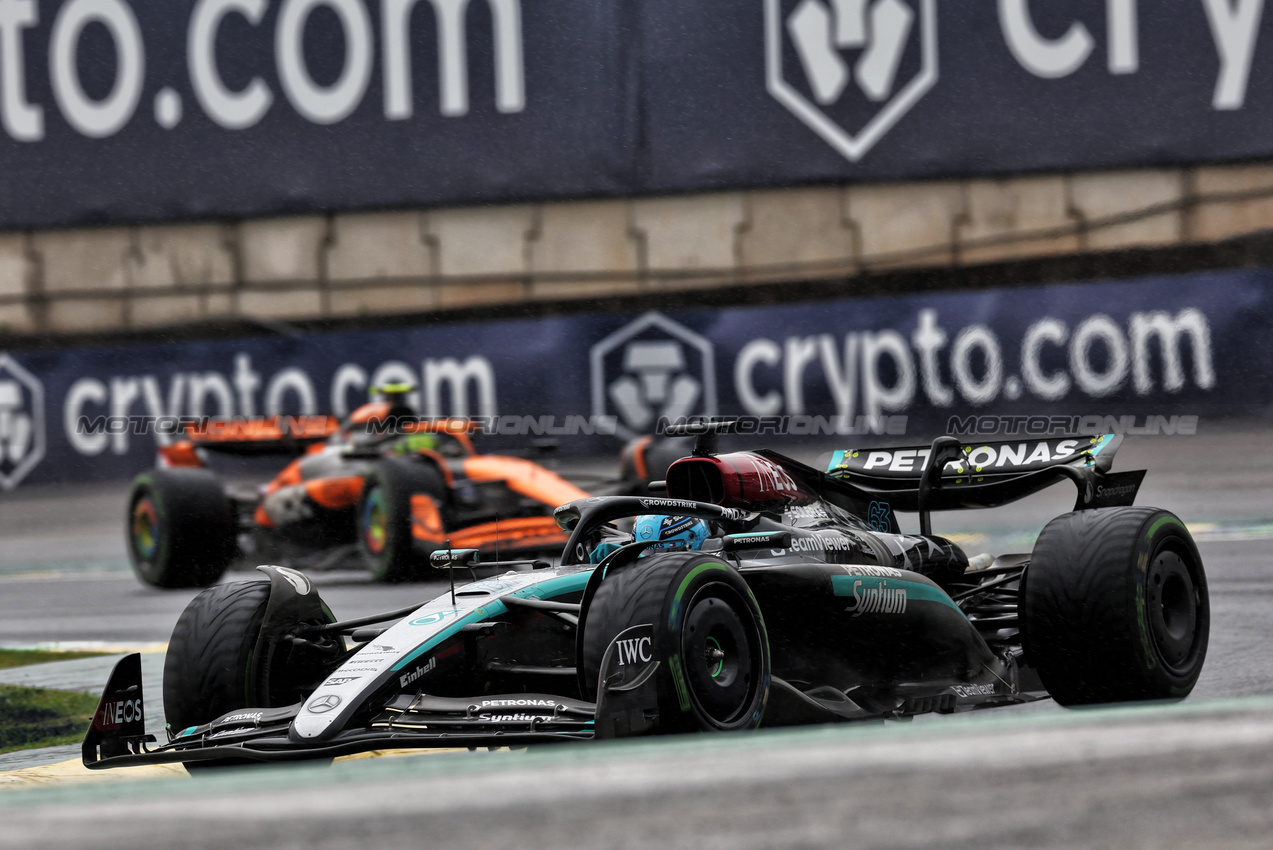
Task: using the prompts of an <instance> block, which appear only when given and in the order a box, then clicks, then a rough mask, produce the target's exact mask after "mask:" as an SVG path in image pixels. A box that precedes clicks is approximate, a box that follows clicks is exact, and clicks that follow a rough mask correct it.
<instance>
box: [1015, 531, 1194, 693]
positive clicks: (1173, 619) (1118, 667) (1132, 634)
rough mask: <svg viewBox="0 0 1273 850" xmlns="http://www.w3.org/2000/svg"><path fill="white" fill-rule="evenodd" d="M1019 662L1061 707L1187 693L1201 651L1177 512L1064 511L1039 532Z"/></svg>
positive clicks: (1187, 551) (1190, 565)
mask: <svg viewBox="0 0 1273 850" xmlns="http://www.w3.org/2000/svg"><path fill="white" fill-rule="evenodd" d="M1020 611H1021V631H1022V641H1023V644H1024V648H1025V658H1024V661H1025V662H1026V663H1027V664H1030V665H1031V666H1033V667H1034V668H1035V669H1036V670H1037V671H1038V673H1039V677H1040V678H1041V679H1042V681H1043V685H1044V687H1046V688H1047V690H1048V692H1049V693H1050V694H1051V695H1052V697H1053V699H1055V700H1056V701H1057V702H1058V703H1060V704H1062V705H1067V706H1078V705H1089V704H1094V703H1112V702H1131V701H1136V700H1175V699H1183V698H1184V697H1185V696H1188V694H1189V692H1190V691H1191V690H1192V689H1193V686H1194V683H1195V682H1197V680H1198V675H1199V673H1201V672H1202V664H1203V660H1204V659H1205V658H1206V654H1207V637H1208V631H1209V625H1210V606H1209V602H1208V596H1207V579H1206V575H1205V573H1204V572H1203V567H1202V560H1201V558H1199V557H1198V549H1197V547H1196V546H1195V545H1194V542H1193V538H1192V537H1191V536H1190V535H1189V532H1188V530H1187V529H1186V528H1185V526H1184V523H1182V522H1181V521H1180V520H1179V519H1178V518H1177V517H1176V516H1175V515H1173V514H1171V513H1169V512H1168V511H1164V510H1160V509H1158V508H1150V507H1118V508H1100V509H1097V510H1087V511H1077V512H1074V513H1069V514H1064V515H1062V516H1059V517H1057V518H1056V519H1054V520H1052V521H1051V522H1050V523H1048V525H1047V526H1046V527H1045V528H1044V529H1043V532H1042V534H1040V535H1039V539H1038V542H1037V543H1035V546H1034V552H1033V554H1032V556H1031V560H1030V565H1029V567H1028V568H1027V569H1026V572H1025V577H1024V580H1023V582H1022V584H1021V588H1020Z"/></svg>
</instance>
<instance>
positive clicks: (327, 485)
mask: <svg viewBox="0 0 1273 850" xmlns="http://www.w3.org/2000/svg"><path fill="white" fill-rule="evenodd" d="M362 480H363V477H362V476H361V475H341V476H338V477H335V478H315V479H314V480H313V481H306V482H305V495H307V496H309V497H310V498H311V499H313V500H314V501H315V502H316V503H317V504H319V505H321V506H322V507H324V508H327V509H328V510H331V511H339V510H342V509H344V508H352V507H353V506H354V505H356V504H358V497H359V496H361V495H362Z"/></svg>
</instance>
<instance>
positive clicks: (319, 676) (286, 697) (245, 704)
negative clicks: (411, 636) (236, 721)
mask: <svg viewBox="0 0 1273 850" xmlns="http://www.w3.org/2000/svg"><path fill="white" fill-rule="evenodd" d="M269 599H270V582H268V581H236V582H229V583H227V584H219V585H216V586H214V587H210V588H208V589H207V590H205V591H203V592H202V593H200V594H199V595H198V596H196V597H195V598H194V599H193V600H191V602H190V604H189V605H187V606H186V609H185V610H184V611H182V612H181V617H180V618H178V620H177V625H176V627H175V628H174V629H173V631H172V637H171V638H170V639H169V641H168V654H167V657H166V658H165V659H164V685H163V694H164V718H165V720H166V722H167V723H168V726H169V727H170V728H171V729H172V730H173V731H174V732H177V733H179V732H181V731H182V730H184V729H187V728H189V727H191V726H200V725H202V724H204V723H209V722H211V721H213V720H215V719H216V718H218V717H220V716H222V715H224V714H226V713H228V712H231V711H235V710H237V709H241V708H275V707H279V706H286V705H293V704H295V703H297V702H299V701H300V700H302V699H304V698H305V696H307V695H308V694H309V693H311V692H312V691H313V689H314V688H315V687H317V686H318V685H319V684H320V683H321V682H322V680H323V678H324V677H325V676H326V675H327V674H328V672H329V668H330V666H331V665H332V663H333V660H334V659H335V658H336V657H338V656H339V654H340V652H341V647H340V646H339V644H338V643H337V642H335V641H332V642H331V645H330V646H329V647H328V648H327V650H326V651H322V650H316V649H315V648H314V647H312V646H301V647H299V648H297V647H296V646H294V645H293V644H291V643H290V642H287V641H281V642H279V643H278V644H277V645H275V646H274V647H273V648H272V649H271V650H270V651H269V653H268V655H267V657H265V658H254V653H255V651H256V643H257V638H258V637H260V634H261V624H262V622H263V621H264V619H265V608H266V604H267V603H268V602H269ZM324 611H326V608H324ZM326 621H327V622H334V621H335V618H334V617H332V616H331V615H330V612H328V616H327V619H326ZM297 625H299V623H297ZM245 763H246V762H245ZM225 764H226V763H225V762H223V761H211V762H208V761H196V762H187V763H186V767H187V768H190V767H195V768H200V767H219V766H225Z"/></svg>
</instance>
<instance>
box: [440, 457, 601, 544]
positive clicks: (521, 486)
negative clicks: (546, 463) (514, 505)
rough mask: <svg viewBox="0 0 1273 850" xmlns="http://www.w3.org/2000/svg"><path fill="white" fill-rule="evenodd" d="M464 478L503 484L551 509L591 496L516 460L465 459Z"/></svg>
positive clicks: (549, 474) (513, 458) (528, 463)
mask: <svg viewBox="0 0 1273 850" xmlns="http://www.w3.org/2000/svg"><path fill="white" fill-rule="evenodd" d="M464 474H465V475H466V476H467V477H468V478H470V479H471V480H473V481H479V482H486V481H503V482H504V483H505V484H506V485H508V489H510V490H512V491H513V492H514V493H521V494H522V495H523V496H528V497H530V498H532V499H535V500H536V501H539V502H542V503H543V504H545V505H548V506H549V507H551V508H555V507H557V506H558V505H564V504H566V503H567V502H573V501H575V500H576V499H586V498H588V496H589V494H588V493H585V492H584V491H583V490H580V489H579V488H578V487H576V486H575V485H573V484H571V483H570V482H569V481H567V480H566V479H564V478H562V477H561V476H560V475H558V474H556V473H555V472H549V471H548V470H547V469H544V468H543V467H542V466H540V465H539V464H536V463H532V462H530V461H528V460H522V459H521V458H516V457H500V456H498V455H479V456H477V457H467V458H465V459H464ZM554 527H555V526H554Z"/></svg>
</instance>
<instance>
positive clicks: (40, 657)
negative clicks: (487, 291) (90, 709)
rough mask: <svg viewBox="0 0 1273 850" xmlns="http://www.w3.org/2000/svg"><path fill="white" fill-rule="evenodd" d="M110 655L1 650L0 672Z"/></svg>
mask: <svg viewBox="0 0 1273 850" xmlns="http://www.w3.org/2000/svg"><path fill="white" fill-rule="evenodd" d="M109 654H110V653H107V652H83V651H72V652H63V651H61V650H57V649H0V670H3V669H6V668H9V667H25V666H27V665H28V664H44V663H46V662H48V661H74V660H75V659H77V658H95V657H97V656H99V655H109Z"/></svg>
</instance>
